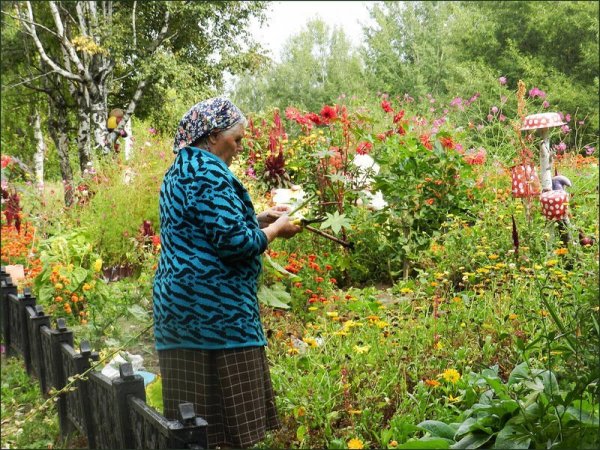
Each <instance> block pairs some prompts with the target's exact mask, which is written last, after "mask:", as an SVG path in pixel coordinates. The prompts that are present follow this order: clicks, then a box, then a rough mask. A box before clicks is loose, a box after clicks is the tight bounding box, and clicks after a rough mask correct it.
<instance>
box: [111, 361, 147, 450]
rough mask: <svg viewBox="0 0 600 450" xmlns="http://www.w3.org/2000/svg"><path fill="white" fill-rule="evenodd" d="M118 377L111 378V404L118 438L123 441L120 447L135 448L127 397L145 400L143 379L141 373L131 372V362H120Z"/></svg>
mask: <svg viewBox="0 0 600 450" xmlns="http://www.w3.org/2000/svg"><path fill="white" fill-rule="evenodd" d="M119 373H120V375H121V376H120V377H119V378H117V379H115V380H113V383H112V385H113V399H114V400H113V405H114V406H115V409H116V411H115V414H117V417H118V420H117V428H118V429H117V430H115V433H119V440H120V441H121V442H122V443H123V446H122V447H121V448H135V440H134V435H133V433H132V432H131V428H132V427H131V417H130V416H131V413H130V407H129V402H128V400H127V397H128V396H129V395H132V396H133V397H136V398H139V399H141V400H142V401H146V390H145V388H144V379H143V378H142V376H141V375H136V374H134V372H133V367H132V365H131V363H125V364H121V366H120V367H119Z"/></svg>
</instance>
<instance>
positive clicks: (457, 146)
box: [454, 144, 465, 154]
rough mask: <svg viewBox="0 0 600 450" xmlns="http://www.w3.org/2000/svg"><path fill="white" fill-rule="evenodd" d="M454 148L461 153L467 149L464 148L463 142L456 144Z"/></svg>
mask: <svg viewBox="0 0 600 450" xmlns="http://www.w3.org/2000/svg"><path fill="white" fill-rule="evenodd" d="M454 150H456V151H457V152H458V153H460V154H462V153H464V151H465V150H464V148H463V146H462V144H455V145H454Z"/></svg>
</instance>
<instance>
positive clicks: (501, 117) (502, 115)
mask: <svg viewBox="0 0 600 450" xmlns="http://www.w3.org/2000/svg"><path fill="white" fill-rule="evenodd" d="M498 120H499V121H500V122H504V121H505V120H506V116H505V115H504V114H500V117H498Z"/></svg>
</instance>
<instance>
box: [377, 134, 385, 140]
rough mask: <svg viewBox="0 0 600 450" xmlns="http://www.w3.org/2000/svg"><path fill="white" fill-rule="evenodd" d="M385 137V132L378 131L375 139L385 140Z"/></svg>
mask: <svg viewBox="0 0 600 450" xmlns="http://www.w3.org/2000/svg"><path fill="white" fill-rule="evenodd" d="M386 137H387V136H386V134H385V133H379V134H378V135H377V139H379V140H380V141H385V138H386Z"/></svg>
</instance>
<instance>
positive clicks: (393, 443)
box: [389, 440, 398, 448]
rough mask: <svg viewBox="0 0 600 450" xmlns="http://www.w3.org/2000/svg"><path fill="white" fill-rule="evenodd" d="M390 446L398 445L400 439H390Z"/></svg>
mask: <svg viewBox="0 0 600 450" xmlns="http://www.w3.org/2000/svg"><path fill="white" fill-rule="evenodd" d="M389 446H390V447H392V448H396V447H398V441H394V440H392V441H390V443H389Z"/></svg>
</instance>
